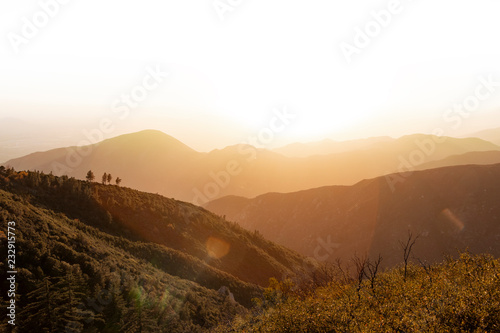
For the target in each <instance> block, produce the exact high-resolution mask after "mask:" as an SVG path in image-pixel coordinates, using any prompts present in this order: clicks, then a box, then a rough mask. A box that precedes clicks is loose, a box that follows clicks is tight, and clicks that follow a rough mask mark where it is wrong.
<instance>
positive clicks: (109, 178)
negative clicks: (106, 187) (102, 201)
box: [108, 173, 113, 184]
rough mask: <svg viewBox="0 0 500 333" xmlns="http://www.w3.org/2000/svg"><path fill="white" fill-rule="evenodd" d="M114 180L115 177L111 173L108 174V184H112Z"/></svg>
mask: <svg viewBox="0 0 500 333" xmlns="http://www.w3.org/2000/svg"><path fill="white" fill-rule="evenodd" d="M112 179H113V177H112V176H111V174H110V173H108V184H111V180H112Z"/></svg>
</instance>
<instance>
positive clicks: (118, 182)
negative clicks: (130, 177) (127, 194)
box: [115, 177, 122, 186]
mask: <svg viewBox="0 0 500 333" xmlns="http://www.w3.org/2000/svg"><path fill="white" fill-rule="evenodd" d="M115 182H116V185H118V186H120V183H121V182H122V179H121V178H120V177H116V180H115Z"/></svg>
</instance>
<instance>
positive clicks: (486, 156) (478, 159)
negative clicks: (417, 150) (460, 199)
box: [415, 151, 500, 170]
mask: <svg viewBox="0 0 500 333" xmlns="http://www.w3.org/2000/svg"><path fill="white" fill-rule="evenodd" d="M497 163H500V151H474V152H470V153H465V154H462V155H452V156H449V157H446V158H444V159H442V160H439V161H433V162H428V163H424V164H422V165H419V166H418V167H416V168H415V169H416V170H427V169H434V168H442V167H447V166H454V165H468V164H477V165H487V164H497Z"/></svg>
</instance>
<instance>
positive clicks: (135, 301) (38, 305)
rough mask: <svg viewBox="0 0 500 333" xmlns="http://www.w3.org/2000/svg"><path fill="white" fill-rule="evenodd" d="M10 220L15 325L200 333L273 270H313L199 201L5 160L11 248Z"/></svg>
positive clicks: (3, 215) (1, 217)
mask: <svg viewBox="0 0 500 333" xmlns="http://www.w3.org/2000/svg"><path fill="white" fill-rule="evenodd" d="M9 221H14V222H15V224H16V227H15V236H16V250H17V252H16V256H17V257H16V268H17V271H18V274H17V280H16V282H17V283H18V290H17V293H18V297H17V299H16V301H17V309H18V313H17V320H16V323H17V325H16V328H17V331H18V332H35V331H36V332H65V330H67V329H69V332H79V331H82V330H83V331H84V332H157V331H158V332H164V331H168V332H200V331H203V330H206V329H208V328H210V327H213V326H214V325H215V324H217V323H220V322H221V321H225V320H229V319H230V318H231V317H233V316H234V315H235V314H236V313H243V312H245V311H246V310H245V307H249V306H251V304H252V303H251V299H252V298H253V297H255V296H258V295H259V294H260V293H261V290H262V289H261V286H265V285H267V282H268V280H269V278H270V277H277V278H281V277H282V276H283V275H289V274H292V270H293V271H297V272H300V271H301V269H302V270H303V271H304V272H306V271H307V270H306V268H307V264H306V262H305V261H304V258H303V257H301V256H299V255H297V254H295V253H294V252H292V251H289V250H287V249H284V248H282V247H280V246H277V245H275V244H273V243H271V242H269V241H266V240H264V239H263V238H262V236H261V235H259V234H256V233H250V232H246V231H244V230H243V229H241V228H240V227H239V226H237V225H235V224H231V223H229V222H226V221H225V220H224V219H222V218H220V217H217V216H215V215H214V214H212V213H209V212H207V211H205V210H203V209H201V208H198V207H195V206H192V205H190V204H185V203H182V202H179V201H176V200H173V199H167V198H163V197H161V196H159V195H153V194H147V193H141V192H138V191H134V190H131V189H126V188H119V187H118V186H114V185H102V184H97V183H90V182H82V181H78V180H75V179H73V178H68V177H55V176H52V175H47V174H43V173H39V172H15V171H14V170H11V169H5V168H0V222H1V225H2V226H3V230H2V232H0V244H1V251H2V253H7V249H6V246H7V238H6V233H7V222H9ZM0 271H1V272H2V274H1V275H2V276H6V275H5V273H6V271H7V267H6V262H4V261H3V260H2V263H0ZM7 282H8V281H6V280H5V279H3V280H2V282H1V283H2V294H3V295H6V291H7V289H8V286H7ZM259 284H260V286H259ZM5 308H6V307H5V306H2V310H3V311H5ZM4 318H6V317H5V316H4ZM6 327H7V326H6ZM4 328H5V327H4ZM8 328H9V329H10V328H12V326H11V325H9V326H8ZM167 328H168V329H167Z"/></svg>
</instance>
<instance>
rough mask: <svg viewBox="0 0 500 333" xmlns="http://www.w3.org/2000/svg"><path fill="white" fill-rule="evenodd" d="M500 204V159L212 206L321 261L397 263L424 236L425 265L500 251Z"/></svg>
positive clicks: (418, 253)
mask: <svg viewBox="0 0 500 333" xmlns="http://www.w3.org/2000/svg"><path fill="white" fill-rule="evenodd" d="M394 179H397V180H400V181H397V182H394V181H393V180H394ZM391 183H392V185H391ZM499 203H500V164H495V165H488V166H476V165H465V166H453V167H446V168H438V169H432V170H425V171H417V172H414V173H412V174H411V175H408V174H405V175H404V176H403V175H390V176H388V177H378V178H375V179H370V180H364V181H361V182H359V183H357V184H355V185H353V186H330V187H321V188H316V189H310V190H306V191H300V192H294V193H285V194H280V193H268V194H264V195H261V196H258V197H256V198H254V199H247V198H242V197H236V196H228V197H224V198H221V199H217V200H214V201H212V202H210V203H209V204H207V205H206V208H207V209H209V210H211V211H213V212H215V213H217V214H224V215H225V216H226V217H227V218H228V219H229V220H231V221H236V222H237V223H239V224H240V225H241V226H243V227H244V228H247V229H249V230H258V231H259V232H261V233H262V234H263V235H264V236H265V237H266V238H268V239H270V240H272V241H275V242H277V243H279V244H282V245H285V246H287V247H289V248H291V249H294V250H296V251H298V252H300V253H302V254H304V255H307V256H311V257H316V258H317V259H319V260H327V261H333V260H335V259H336V258H341V259H344V260H348V259H349V258H351V257H352V256H353V255H354V254H355V253H356V254H358V255H360V256H362V255H364V254H368V255H369V256H370V257H376V256H378V255H379V254H381V255H382V257H383V258H384V263H385V265H388V266H392V265H394V264H397V263H400V262H401V260H402V257H401V248H400V244H399V241H405V240H406V238H407V233H408V231H411V232H412V233H413V235H419V236H420V237H419V239H418V240H417V242H416V245H415V248H414V253H413V254H414V257H415V258H419V259H421V260H422V261H423V262H425V261H428V262H436V261H440V260H442V259H443V256H444V255H448V254H449V255H454V254H457V251H458V250H462V251H464V250H466V249H468V250H469V251H471V252H472V253H490V254H493V255H494V256H500V245H499V244H500V204H499Z"/></svg>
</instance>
